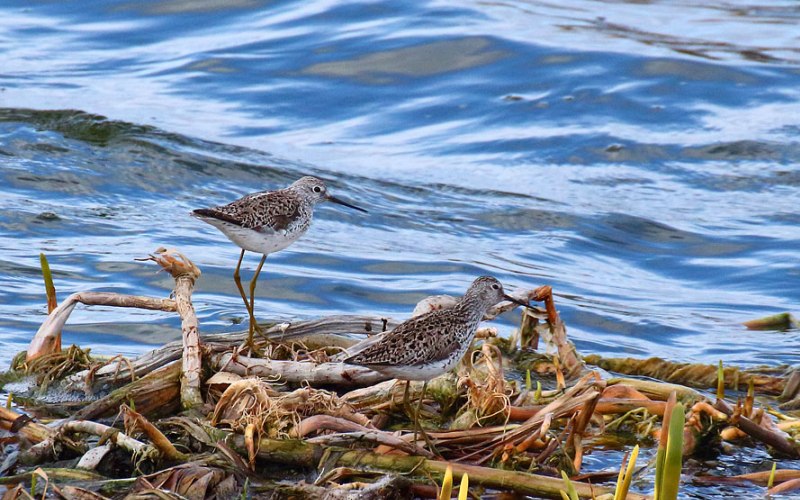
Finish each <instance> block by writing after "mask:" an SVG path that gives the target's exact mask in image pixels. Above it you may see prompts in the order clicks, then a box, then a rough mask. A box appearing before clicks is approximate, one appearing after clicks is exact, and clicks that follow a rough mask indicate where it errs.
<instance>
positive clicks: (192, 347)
mask: <svg viewBox="0 0 800 500" xmlns="http://www.w3.org/2000/svg"><path fill="white" fill-rule="evenodd" d="M145 260H152V261H153V262H155V263H157V264H158V265H160V266H161V267H162V268H163V269H164V270H165V271H167V272H168V273H170V274H171V275H172V277H173V278H174V279H175V304H176V307H177V310H178V314H179V315H180V317H181V330H182V332H183V349H182V350H181V352H182V353H183V358H182V365H181V366H182V370H181V406H183V408H184V409H189V408H194V407H197V406H200V405H202V404H203V396H202V394H201V393H200V385H201V379H200V372H201V370H202V367H203V359H202V356H201V353H200V336H199V334H198V332H197V315H195V312H194V306H193V305H192V290H193V289H194V283H195V281H197V278H199V277H200V269H198V268H197V266H195V265H194V264H193V263H192V261H190V260H189V259H188V258H187V257H186V256H185V255H183V254H182V253H180V252H178V251H177V250H174V249H171V250H167V249H164V248H159V249H158V250H156V251H155V252H154V253H153V254H151V255H150V257H149V258H148V259H145Z"/></svg>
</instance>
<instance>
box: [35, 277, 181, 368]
mask: <svg viewBox="0 0 800 500" xmlns="http://www.w3.org/2000/svg"><path fill="white" fill-rule="evenodd" d="M78 304H84V305H87V306H112V307H135V308H138V309H150V310H156V311H175V310H176V305H175V301H174V300H171V299H156V298H153V297H143V296H140V295H124V294H119V293H113V292H78V293H73V294H72V295H70V296H69V297H67V299H66V300H65V301H64V302H62V303H61V305H59V306H58V307H56V308H55V309H53V311H52V312H51V313H50V314H49V315H48V316H47V319H46V320H45V321H44V322H43V323H42V325H41V326H40V327H39V330H38V331H37V332H36V335H34V336H33V340H31V343H30V345H29V346H28V353H27V356H26V358H25V359H26V360H27V361H30V360H32V359H35V358H38V357H39V356H42V355H44V354H49V353H51V352H53V349H54V348H55V346H56V344H57V343H58V342H59V339H60V333H61V330H62V329H63V328H64V325H65V324H66V322H67V319H69V316H70V314H72V311H73V309H75V306H77V305H78Z"/></svg>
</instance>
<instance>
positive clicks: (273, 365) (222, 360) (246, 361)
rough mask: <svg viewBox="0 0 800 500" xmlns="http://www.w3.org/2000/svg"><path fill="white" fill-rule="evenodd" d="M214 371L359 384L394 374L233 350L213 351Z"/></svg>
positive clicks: (376, 381) (296, 381)
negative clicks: (234, 351) (267, 357)
mask: <svg viewBox="0 0 800 500" xmlns="http://www.w3.org/2000/svg"><path fill="white" fill-rule="evenodd" d="M210 361H211V367H212V369H213V370H214V371H227V372H231V373H236V374H238V375H242V376H253V375H255V376H258V377H273V378H274V377H279V378H280V379H281V381H283V382H289V383H295V384H300V383H308V384H310V385H312V386H315V385H337V386H342V387H358V386H363V385H370V384H375V383H378V382H382V381H384V380H387V379H389V378H391V377H387V376H386V375H382V374H380V373H378V372H375V371H372V370H370V369H369V368H365V367H362V366H355V365H347V364H344V363H319V364H317V363H312V362H310V361H276V360H272V359H261V358H249V357H247V356H240V355H237V354H233V353H231V352H223V353H218V354H212V355H211V356H210Z"/></svg>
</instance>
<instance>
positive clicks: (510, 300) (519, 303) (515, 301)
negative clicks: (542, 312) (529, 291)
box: [503, 294, 533, 309]
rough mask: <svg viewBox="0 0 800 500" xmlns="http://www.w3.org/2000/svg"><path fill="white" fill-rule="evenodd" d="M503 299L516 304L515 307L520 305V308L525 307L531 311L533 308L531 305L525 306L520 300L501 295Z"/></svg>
mask: <svg viewBox="0 0 800 500" xmlns="http://www.w3.org/2000/svg"><path fill="white" fill-rule="evenodd" d="M503 298H504V299H506V300H507V301H509V302H513V303H515V304H517V305H520V306H522V307H527V308H528V309H533V306H532V305H530V304H526V303H525V302H522V301H521V300H519V299H515V298H514V297H512V296H511V295H506V294H503Z"/></svg>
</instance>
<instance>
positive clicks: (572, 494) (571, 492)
mask: <svg viewBox="0 0 800 500" xmlns="http://www.w3.org/2000/svg"><path fill="white" fill-rule="evenodd" d="M561 477H562V478H563V479H564V484H565V485H566V487H567V494H566V495H565V494H564V492H563V491H562V492H561V496H562V497H563V498H569V500H580V497H578V492H577V491H576V490H575V486H574V485H573V484H572V481H570V480H569V476H568V475H567V473H566V472H564V471H563V470H562V471H561Z"/></svg>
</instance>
